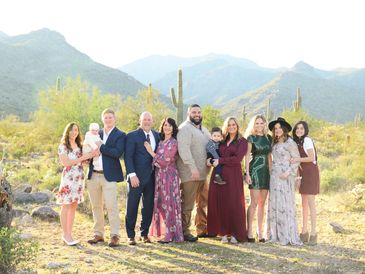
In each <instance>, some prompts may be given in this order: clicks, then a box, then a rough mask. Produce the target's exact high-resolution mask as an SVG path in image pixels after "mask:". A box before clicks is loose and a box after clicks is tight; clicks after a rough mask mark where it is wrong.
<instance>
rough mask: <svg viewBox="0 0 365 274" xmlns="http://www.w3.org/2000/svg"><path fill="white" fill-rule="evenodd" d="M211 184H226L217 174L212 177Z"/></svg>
mask: <svg viewBox="0 0 365 274" xmlns="http://www.w3.org/2000/svg"><path fill="white" fill-rule="evenodd" d="M213 182H214V183H216V184H218V185H225V184H226V182H225V181H223V179H222V177H221V176H220V175H219V174H216V175H215V176H214V181H213Z"/></svg>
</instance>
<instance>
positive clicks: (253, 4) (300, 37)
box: [0, 0, 365, 69]
mask: <svg viewBox="0 0 365 274" xmlns="http://www.w3.org/2000/svg"><path fill="white" fill-rule="evenodd" d="M363 3H364V4H363ZM364 7H365V2H364V1H361V0H358V1H356V0H343V1H338V0H334V1H327V0H316V1H314V0H303V1H298V0H267V1H264V0H251V1H244V0H241V1H240V0H224V1H223V0H222V1H215V0H210V1H206V0H184V1H177V0H144V1H142V0H133V1H126V0H119V1H118V0H115V1H114V0H103V1H85V0H79V1H76V0H73V1H71V0H63V1H52V0H32V1H27V0H23V1H20V0H11V1H2V3H1V4H0V31H3V32H5V33H7V34H8V35H17V34H22V33H27V32H30V31H32V30H37V29H40V28H43V27H47V28H49V29H51V30H56V31H58V32H60V33H62V34H63V35H64V36H65V37H66V40H67V41H68V42H69V43H70V44H72V45H73V46H74V47H76V48H77V49H78V50H80V51H82V52H84V53H86V54H87V55H89V56H90V57H91V58H92V59H94V60H96V61H98V62H100V63H103V64H105V65H108V66H111V67H118V66H121V65H123V64H126V63H129V62H132V61H134V60H136V59H139V58H142V57H145V56H148V55H151V54H162V55H168V54H172V55H178V56H184V57H192V56H198V55H203V54H208V53H212V52H214V53H223V54H230V55H233V56H236V57H244V58H248V59H251V60H253V61H255V62H256V63H258V64H259V65H262V66H267V67H281V66H286V67H291V66H293V65H294V64H295V63H296V62H297V61H300V60H303V61H305V62H307V63H309V64H311V65H313V66H315V67H318V68H322V69H333V68H337V67H365V54H364V51H365V39H364V38H363V36H364V34H363V32H364V26H365V16H364V15H363V14H364V10H365V8H364Z"/></svg>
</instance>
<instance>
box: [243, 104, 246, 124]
mask: <svg viewBox="0 0 365 274" xmlns="http://www.w3.org/2000/svg"><path fill="white" fill-rule="evenodd" d="M246 118H247V111H246V106H243V109H242V123H243V126H245V125H246Z"/></svg>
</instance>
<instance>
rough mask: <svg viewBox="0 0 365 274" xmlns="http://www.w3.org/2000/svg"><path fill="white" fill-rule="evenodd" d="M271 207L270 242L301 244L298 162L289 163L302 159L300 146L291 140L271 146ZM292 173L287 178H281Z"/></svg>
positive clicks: (268, 226) (269, 221)
mask: <svg viewBox="0 0 365 274" xmlns="http://www.w3.org/2000/svg"><path fill="white" fill-rule="evenodd" d="M272 157H273V163H272V171H271V176H270V192H269V205H268V214H267V234H268V242H270V243H274V244H281V245H287V244H291V245H302V242H301V241H300V239H299V235H298V228H297V223H296V219H295V193H294V179H295V177H296V174H297V169H298V166H299V163H295V164H290V159H291V158H294V157H295V158H298V157H300V155H299V151H298V147H297V144H296V143H295V142H294V141H293V140H292V139H291V138H289V139H288V140H287V141H286V142H284V143H277V144H275V145H274V146H273V147H272ZM288 170H289V171H290V175H289V177H288V178H287V179H280V175H281V174H282V173H285V172H286V171H288Z"/></svg>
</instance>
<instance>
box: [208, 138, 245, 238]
mask: <svg viewBox="0 0 365 274" xmlns="http://www.w3.org/2000/svg"><path fill="white" fill-rule="evenodd" d="M246 151H247V141H246V139H244V138H241V139H239V140H238V141H236V142H232V143H231V144H230V145H229V146H227V144H225V143H223V144H221V145H220V147H219V152H220V155H221V157H220V158H219V163H220V164H222V165H223V171H222V178H223V180H224V181H226V182H227V183H226V184H225V185H219V184H214V183H213V179H214V171H213V174H212V176H211V178H210V185H209V195H208V234H209V235H220V236H224V235H231V236H234V237H235V238H236V239H237V240H238V241H246V240H247V231H246V213H245V212H246V210H245V199H244V190H243V176H242V167H241V162H242V159H243V157H244V156H245V154H246Z"/></svg>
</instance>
